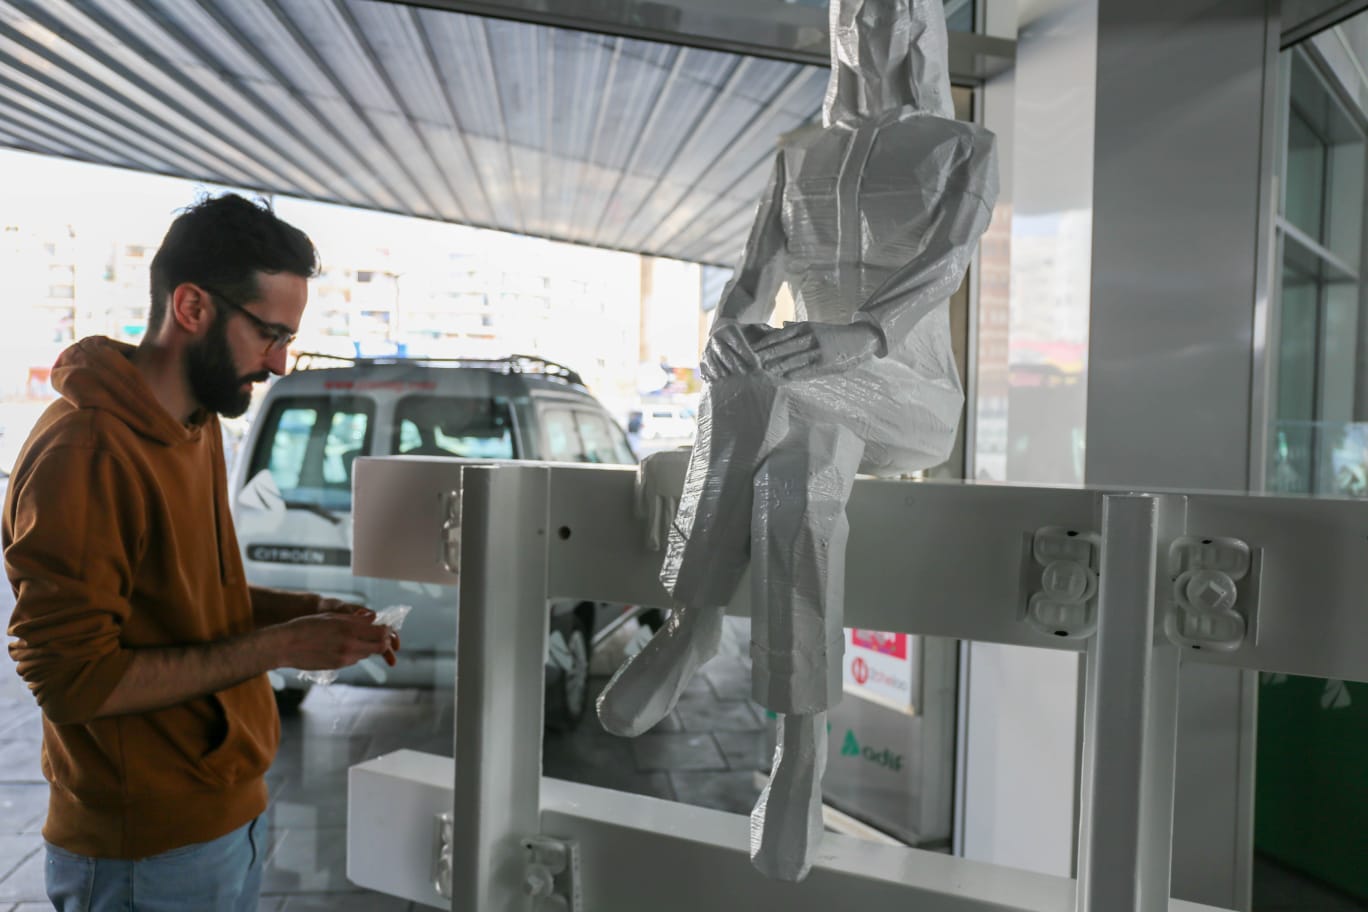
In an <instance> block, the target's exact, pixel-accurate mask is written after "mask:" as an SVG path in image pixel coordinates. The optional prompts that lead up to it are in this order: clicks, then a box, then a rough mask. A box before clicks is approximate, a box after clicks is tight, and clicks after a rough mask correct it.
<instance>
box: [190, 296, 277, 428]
mask: <svg viewBox="0 0 1368 912" xmlns="http://www.w3.org/2000/svg"><path fill="white" fill-rule="evenodd" d="M186 371H187V374H188V377H189V380H190V393H191V395H193V396H194V397H195V401H197V402H198V403H199V404H200V405H202V406H204V407H205V408H206V409H208V410H209V411H211V412H217V413H218V414H220V415H222V416H223V417H225V418H236V417H238V416H239V415H241V414H242V413H243V412H245V411H247V407H248V406H250V405H251V404H252V391H251V390H250V389H246V390H244V389H243V388H242V385H243V384H244V383H249V382H256V381H260V380H265V379H266V378H267V377H268V376H270V375H269V374H267V373H265V372H261V373H256V374H252V375H251V376H249V377H239V376H238V372H237V365H236V364H235V363H234V362H233V353H232V352H231V351H230V350H229V348H228V322H227V321H226V320H216V321H214V325H213V326H211V327H210V328H209V333H208V334H207V335H206V336H205V337H204V340H203V341H202V342H200V343H198V344H197V345H194V346H192V347H191V348H190V351H189V353H188V356H187V359H186Z"/></svg>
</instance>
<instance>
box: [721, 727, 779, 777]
mask: <svg viewBox="0 0 1368 912" xmlns="http://www.w3.org/2000/svg"><path fill="white" fill-rule="evenodd" d="M713 739H714V740H716V741H717V746H718V747H719V748H720V749H721V750H722V756H723V757H724V758H726V761H727V766H728V767H730V768H731V769H734V770H747V771H754V770H766V771H768V770H769V768H770V759H771V758H770V750H769V739H768V737H766V735H765V731H764V729H760V730H758V731H749V732H729V731H719V732H713Z"/></svg>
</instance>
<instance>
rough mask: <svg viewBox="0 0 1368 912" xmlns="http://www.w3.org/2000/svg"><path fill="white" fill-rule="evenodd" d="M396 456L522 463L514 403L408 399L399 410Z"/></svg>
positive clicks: (472, 398) (487, 399) (474, 398)
mask: <svg viewBox="0 0 1368 912" xmlns="http://www.w3.org/2000/svg"><path fill="white" fill-rule="evenodd" d="M392 452H394V453H397V454H399V455H401V456H463V457H466V458H468V459H516V458H517V453H516V452H515V450H514V446H513V419H512V417H511V415H510V412H509V408H508V403H507V402H505V401H504V400H502V399H497V398H490V397H484V398H481V397H477V396H405V397H404V398H402V399H400V400H399V404H398V405H397V406H396V407H395V410H394V443H393V447H392Z"/></svg>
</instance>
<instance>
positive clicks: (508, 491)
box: [451, 466, 550, 912]
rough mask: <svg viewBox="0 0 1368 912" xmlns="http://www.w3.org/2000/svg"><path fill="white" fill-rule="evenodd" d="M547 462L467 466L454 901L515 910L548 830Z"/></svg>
mask: <svg viewBox="0 0 1368 912" xmlns="http://www.w3.org/2000/svg"><path fill="white" fill-rule="evenodd" d="M549 478H550V475H549V473H548V471H547V470H545V469H542V470H540V471H537V470H533V471H527V470H525V469H524V470H510V469H502V468H489V467H480V468H477V467H472V466H467V467H466V468H465V469H463V471H462V498H461V528H462V533H463V534H462V536H461V564H460V579H461V590H460V591H461V607H460V613H459V618H458V626H457V635H456V680H457V684H458V686H457V688H456V753H455V758H456V770H455V772H456V776H455V783H454V790H455V794H454V801H453V813H454V818H455V820H456V827H455V829H454V834H453V835H454V839H453V842H452V867H451V901H452V904H451V907H452V909H459V910H461V912H495V910H498V912H519V910H525V909H528V908H529V907H530V903H531V901H530V899H529V898H528V896H527V895H526V894H525V893H524V892H523V889H522V886H523V876H524V860H523V848H522V845H521V841H522V840H523V839H524V838H526V837H528V836H533V835H535V834H537V833H538V832H540V830H541V790H540V788H539V786H540V783H541V736H542V710H543V706H542V703H543V690H544V684H543V677H544V671H543V663H544V661H545V655H546V616H547V615H546V612H547V608H546V577H547V512H546V511H547V488H548V484H549Z"/></svg>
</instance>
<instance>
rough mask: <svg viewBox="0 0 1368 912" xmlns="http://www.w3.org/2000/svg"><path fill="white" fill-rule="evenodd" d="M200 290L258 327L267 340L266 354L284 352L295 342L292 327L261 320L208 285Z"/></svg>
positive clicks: (202, 286) (262, 336) (258, 330)
mask: <svg viewBox="0 0 1368 912" xmlns="http://www.w3.org/2000/svg"><path fill="white" fill-rule="evenodd" d="M200 288H203V289H204V290H205V291H207V292H209V295H210V297H212V298H214V299H215V300H216V301H222V302H223V303H224V304H227V305H228V306H229V307H231V308H233V310H236V311H237V312H238V313H240V314H242V315H243V316H244V317H246V318H247V319H248V320H251V321H252V325H253V326H255V327H256V329H257V332H259V333H261V338H263V339H265V340H266V351H265V354H268V355H269V354H270V353H271V352H276V351H284V350H285V349H287V348H289V347H290V345H291V344H292V343H293V342H294V340H295V335H296V334H295V331H294V330H292V329H290V327H288V326H285V325H283V324H281V323H271V322H269V321H267V320H263V319H261V317H258V316H257V315H256V314H254V313H252V312H251V311H250V310H248V309H247V308H246V307H244V306H243V305H241V304H239V303H238V302H237V301H234V300H233V299H232V298H230V297H228V296H227V295H226V294H224V293H223V292H221V291H215V290H214V289H212V288H210V287H209V286H207V285H201V286H200Z"/></svg>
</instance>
